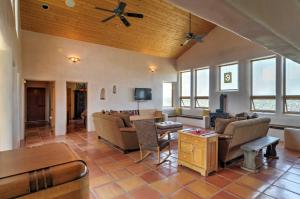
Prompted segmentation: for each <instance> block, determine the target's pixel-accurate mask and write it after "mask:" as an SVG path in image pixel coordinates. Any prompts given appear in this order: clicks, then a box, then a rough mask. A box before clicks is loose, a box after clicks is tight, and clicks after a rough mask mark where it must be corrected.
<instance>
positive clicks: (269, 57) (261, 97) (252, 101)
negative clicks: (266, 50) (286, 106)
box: [250, 55, 277, 113]
mask: <svg viewBox="0 0 300 199" xmlns="http://www.w3.org/2000/svg"><path fill="white" fill-rule="evenodd" d="M272 58H275V95H259V96H258V95H257V96H253V62H254V61H260V60H266V59H272ZM250 74H251V75H250V78H251V85H250V88H251V89H250V90H251V91H250V92H251V93H250V111H253V112H261V113H276V107H275V110H262V109H261V110H258V109H255V104H254V100H255V99H265V100H268V99H274V100H275V106H276V104H277V103H276V89H277V85H276V81H277V57H276V55H272V56H267V57H260V58H254V59H251V60H250Z"/></svg>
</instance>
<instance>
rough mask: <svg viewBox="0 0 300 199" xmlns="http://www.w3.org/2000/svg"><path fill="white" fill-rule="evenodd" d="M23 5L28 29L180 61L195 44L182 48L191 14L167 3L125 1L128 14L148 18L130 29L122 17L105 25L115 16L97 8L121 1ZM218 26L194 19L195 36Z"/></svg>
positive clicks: (56, 0) (39, 0)
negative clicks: (72, 4) (70, 6)
mask: <svg viewBox="0 0 300 199" xmlns="http://www.w3.org/2000/svg"><path fill="white" fill-rule="evenodd" d="M20 2H21V26H22V29H25V30H30V31H34V32H40V33H46V34H50V35H55V36H60V37H65V38H69V39H74V40H80V41H85V42H91V43H96V44H102V45H107V46H111V47H116V48H121V49H127V50H133V51H137V52H141V53H145V54H149V55H154V56H160V57H168V58H177V57H178V56H180V55H181V54H182V53H184V52H185V51H186V50H187V49H189V48H190V47H191V46H192V45H193V44H194V42H191V44H189V45H187V46H185V47H181V46H180V44H181V43H182V42H183V41H184V37H185V33H186V32H187V31H188V24H189V17H188V16H189V15H188V13H187V12H185V11H183V10H180V9H178V8H177V7H175V6H173V5H172V4H170V3H167V2H165V1H163V0H125V2H126V3H127V7H126V11H128V12H138V13H142V14H144V19H135V18H129V17H128V18H127V19H128V20H129V21H130V23H131V26H130V27H129V28H127V27H125V26H124V25H123V24H122V23H121V21H120V19H119V18H114V19H113V20H111V21H109V22H107V23H101V20H102V19H104V18H105V17H108V16H110V15H111V13H106V12H102V11H99V10H96V9H95V6H98V7H103V8H107V9H114V8H115V7H116V5H117V3H118V1H117V0H75V2H76V6H75V7H73V8H69V7H67V6H66V5H65V1H64V0H22V1H20ZM43 3H47V4H48V5H49V8H48V9H47V10H45V9H42V4H43ZM214 27H215V25H214V24H212V23H210V22H207V21H205V20H203V19H200V18H198V17H196V16H192V31H193V32H194V33H196V34H207V33H208V32H209V31H211V30H212V29H213V28H214ZM204 42H205V39H204Z"/></svg>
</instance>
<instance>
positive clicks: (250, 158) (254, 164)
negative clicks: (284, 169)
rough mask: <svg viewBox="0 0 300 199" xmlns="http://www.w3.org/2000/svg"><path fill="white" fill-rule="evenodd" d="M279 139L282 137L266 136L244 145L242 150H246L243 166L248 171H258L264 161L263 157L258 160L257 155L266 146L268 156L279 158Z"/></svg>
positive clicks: (266, 155)
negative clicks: (277, 148)
mask: <svg viewBox="0 0 300 199" xmlns="http://www.w3.org/2000/svg"><path fill="white" fill-rule="evenodd" d="M279 140H280V139H279V138H276V137H272V136H265V137H262V138H259V139H256V140H254V141H252V142H248V143H247V144H244V145H242V146H241V150H243V152H244V162H243V166H242V168H243V169H245V170H247V171H251V172H257V171H258V169H259V168H260V167H261V166H262V161H261V159H258V160H259V161H256V160H257V159H256V157H257V155H258V153H259V152H260V151H262V149H263V148H266V147H267V151H266V154H265V157H266V158H278V157H277V153H276V146H277V144H278V143H279Z"/></svg>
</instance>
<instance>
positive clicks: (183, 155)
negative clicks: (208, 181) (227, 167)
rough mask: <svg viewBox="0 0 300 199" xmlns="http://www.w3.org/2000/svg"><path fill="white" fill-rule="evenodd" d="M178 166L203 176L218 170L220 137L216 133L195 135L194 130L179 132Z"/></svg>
mask: <svg viewBox="0 0 300 199" xmlns="http://www.w3.org/2000/svg"><path fill="white" fill-rule="evenodd" d="M178 165H182V166H186V167H188V168H190V169H193V170H195V171H197V172H199V173H201V175H203V176H207V175H208V174H209V173H211V172H214V171H217V170H218V135H217V134H216V133H214V132H210V133H206V134H202V135H195V134H193V133H192V130H188V131H185V130H179V131H178Z"/></svg>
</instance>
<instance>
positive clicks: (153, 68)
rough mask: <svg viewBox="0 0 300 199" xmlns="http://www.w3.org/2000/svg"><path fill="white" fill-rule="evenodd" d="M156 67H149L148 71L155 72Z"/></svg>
mask: <svg viewBox="0 0 300 199" xmlns="http://www.w3.org/2000/svg"><path fill="white" fill-rule="evenodd" d="M156 69H157V67H156V66H149V70H150V72H151V73H154V72H156Z"/></svg>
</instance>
